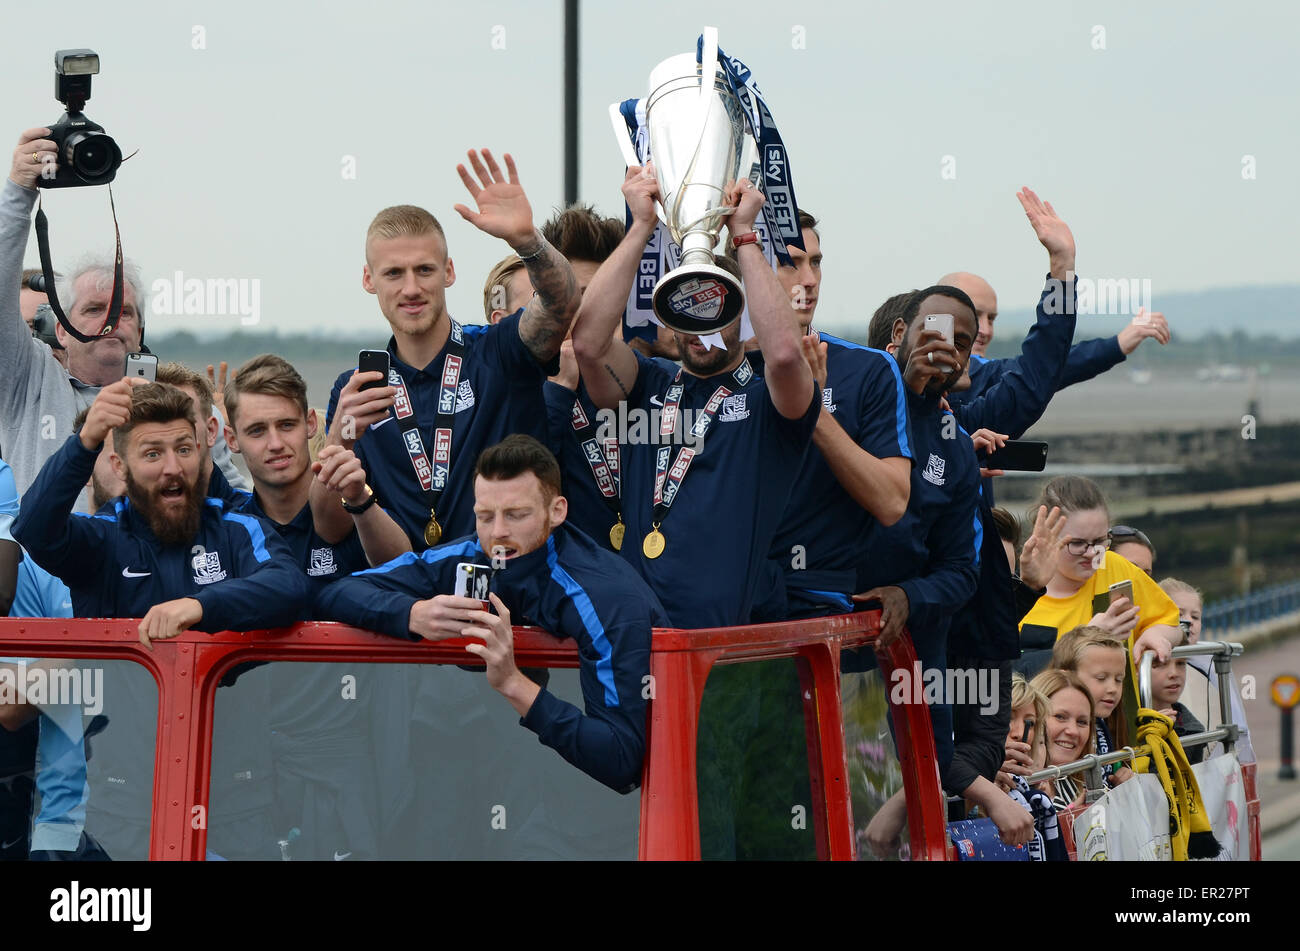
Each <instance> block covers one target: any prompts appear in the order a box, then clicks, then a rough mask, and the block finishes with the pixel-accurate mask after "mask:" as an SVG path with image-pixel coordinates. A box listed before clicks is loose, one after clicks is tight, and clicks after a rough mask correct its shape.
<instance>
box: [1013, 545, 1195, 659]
mask: <svg viewBox="0 0 1300 951" xmlns="http://www.w3.org/2000/svg"><path fill="white" fill-rule="evenodd" d="M1126 580H1127V581H1132V582H1133V603H1134V604H1136V605H1137V606H1138V608H1139V612H1138V622H1137V627H1135V628H1134V629H1133V634H1132V635H1131V636H1130V637H1129V643H1130V644H1132V643H1133V642H1134V641H1135V640H1137V638H1139V637H1141V636H1142V632H1143V631H1145V630H1146V629H1147V628H1148V627H1150V626H1151V625H1153V624H1167V625H1169V626H1170V627H1177V626H1178V617H1179V612H1178V605H1176V604H1174V602H1173V599H1172V598H1170V597H1169V595H1167V594H1165V592H1164V589H1163V588H1161V587H1160V586H1159V585H1158V584H1156V583H1155V582H1154V581H1152V580H1151V576H1150V575H1148V574H1147V573H1146V572H1145V571H1143V570H1142V569H1141V568H1139V567H1138V566H1137V565H1135V564H1133V562H1131V561H1129V560H1128V559H1127V558H1124V557H1123V556H1121V555H1117V554H1115V553H1114V552H1113V551H1107V552H1106V559H1105V562H1104V563H1103V564H1102V566H1101V569H1100V570H1099V571H1098V572H1097V573H1096V574H1094V575H1093V576H1092V577H1091V578H1089V579H1088V580H1087V581H1085V582H1084V583H1083V586H1082V587H1081V588H1079V590H1078V591H1076V592H1075V593H1074V594H1072V595H1070V596H1069V597H1068V598H1052V597H1049V596H1047V595H1043V596H1042V597H1041V598H1039V599H1038V600H1037V601H1036V602H1035V603H1034V606H1033V608H1031V609H1030V611H1029V613H1028V614H1026V615H1025V616H1024V617H1023V618H1021V620H1020V630H1021V632H1022V633H1023V631H1024V630H1025V628H1026V627H1030V626H1033V627H1048V628H1053V629H1054V630H1055V631H1056V639H1057V640H1059V639H1060V638H1061V635H1062V634H1065V633H1067V632H1069V631H1072V630H1074V628H1076V627H1078V626H1079V625H1080V624H1087V623H1088V622H1089V621H1091V620H1092V616H1093V614H1094V613H1095V612H1094V611H1093V609H1092V599H1093V596H1094V595H1098V594H1105V593H1106V592H1107V590H1108V589H1109V588H1110V586H1111V585H1113V584H1114V583H1115V582H1116V581H1126Z"/></svg>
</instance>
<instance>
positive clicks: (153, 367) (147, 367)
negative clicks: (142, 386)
mask: <svg viewBox="0 0 1300 951" xmlns="http://www.w3.org/2000/svg"><path fill="white" fill-rule="evenodd" d="M122 375H123V376H138V377H143V378H144V379H146V380H148V381H149V382H150V383H153V382H154V381H155V380H157V379H158V358H157V357H156V356H155V355H154V354H152V353H128V354H127V355H126V367H125V368H124V369H123V371H122Z"/></svg>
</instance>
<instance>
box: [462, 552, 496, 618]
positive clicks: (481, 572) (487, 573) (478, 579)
mask: <svg viewBox="0 0 1300 951" xmlns="http://www.w3.org/2000/svg"><path fill="white" fill-rule="evenodd" d="M491 585H492V569H491V567H489V566H488V565H475V564H471V563H470V562H468V561H462V562H461V563H460V564H458V565H457V566H456V590H455V595H456V597H458V598H473V599H474V600H476V601H482V602H483V610H484V611H487V610H490V609H491V604H492V602H490V601H489V600H488V590H489V589H490V587H491Z"/></svg>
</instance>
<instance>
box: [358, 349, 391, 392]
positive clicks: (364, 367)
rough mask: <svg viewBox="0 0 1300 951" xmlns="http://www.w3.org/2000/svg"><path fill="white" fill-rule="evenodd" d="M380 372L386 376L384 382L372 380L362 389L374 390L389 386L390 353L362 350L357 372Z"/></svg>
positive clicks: (363, 384) (363, 385)
mask: <svg viewBox="0 0 1300 951" xmlns="http://www.w3.org/2000/svg"><path fill="white" fill-rule="evenodd" d="M374 371H378V372H379V373H382V374H383V375H384V378H383V379H382V380H371V381H370V382H369V383H362V384H361V389H363V390H373V389H376V388H377V387H381V386H387V385H388V351H387V350H362V351H361V352H360V353H358V354H357V372H358V373H370V372H374Z"/></svg>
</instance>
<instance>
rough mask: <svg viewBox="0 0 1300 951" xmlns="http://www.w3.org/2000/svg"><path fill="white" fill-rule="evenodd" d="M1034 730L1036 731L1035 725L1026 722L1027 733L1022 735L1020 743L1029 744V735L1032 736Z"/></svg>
mask: <svg viewBox="0 0 1300 951" xmlns="http://www.w3.org/2000/svg"><path fill="white" fill-rule="evenodd" d="M1033 729H1034V725H1033V724H1032V723H1030V722H1029V721H1027V720H1026V721H1025V732H1024V733H1021V734H1020V742H1021V743H1028V742H1029V734H1030V732H1031V731H1032V730H1033Z"/></svg>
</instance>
